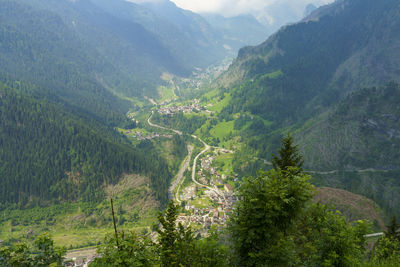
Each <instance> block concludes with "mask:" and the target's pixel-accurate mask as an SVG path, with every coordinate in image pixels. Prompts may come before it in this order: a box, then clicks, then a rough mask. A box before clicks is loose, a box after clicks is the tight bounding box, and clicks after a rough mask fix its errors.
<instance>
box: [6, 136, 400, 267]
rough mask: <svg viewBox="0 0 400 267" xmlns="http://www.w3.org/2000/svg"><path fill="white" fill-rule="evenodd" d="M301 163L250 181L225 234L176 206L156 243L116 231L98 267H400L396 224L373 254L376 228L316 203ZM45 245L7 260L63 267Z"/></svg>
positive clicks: (9, 253) (9, 254) (162, 219)
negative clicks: (185, 219)
mask: <svg viewBox="0 0 400 267" xmlns="http://www.w3.org/2000/svg"><path fill="white" fill-rule="evenodd" d="M288 147H289V149H288ZM285 151H286V152H285ZM288 151H290V152H288ZM279 152H280V153H279V154H280V156H281V158H277V159H282V157H286V156H288V158H293V156H294V155H296V156H297V158H298V159H300V160H301V156H300V155H298V151H297V148H296V147H293V146H292V145H287V144H286V145H284V146H283V148H281V150H280V151H279ZM281 162H283V161H281ZM299 162H300V161H296V162H289V161H287V163H285V164H280V165H279V166H278V165H276V166H275V169H272V170H270V171H261V172H260V173H259V175H258V176H257V177H250V178H247V179H245V180H244V182H243V183H242V185H241V187H240V189H239V192H238V201H237V203H236V205H235V209H234V211H233V213H232V214H231V217H230V222H229V225H228V227H227V228H226V229H218V230H213V231H211V232H209V233H208V237H205V238H200V237H199V238H198V237H195V235H194V232H193V231H192V229H191V228H190V226H189V227H184V226H182V225H181V224H177V222H176V221H177V216H178V213H179V206H177V205H175V204H174V203H172V202H171V203H170V204H169V205H168V207H167V209H166V211H165V213H164V214H160V215H159V217H158V220H159V225H155V226H154V229H155V232H157V234H158V235H157V240H156V241H153V240H154V239H153V240H152V238H151V237H150V235H149V234H146V233H145V234H141V235H139V234H138V233H135V232H124V231H120V232H116V233H115V234H114V235H110V236H108V237H106V239H105V241H104V243H103V244H101V245H100V246H99V247H98V254H99V256H100V257H99V258H97V259H96V260H95V261H94V262H93V263H92V265H91V266H397V264H398V262H399V260H400V238H399V233H398V231H397V229H398V224H397V222H396V220H395V219H393V220H392V222H391V224H390V225H389V226H388V231H387V233H386V234H385V236H384V237H382V238H381V239H380V240H379V241H378V242H377V245H376V247H375V248H374V249H373V251H372V252H371V253H370V256H369V257H368V256H367V253H366V250H365V247H366V239H365V235H366V233H367V232H368V231H369V228H370V225H369V223H367V222H365V221H357V222H355V223H349V222H347V221H346V219H345V217H344V216H343V215H342V214H341V213H340V212H338V211H334V210H333V209H331V208H330V207H327V206H324V205H322V204H320V203H318V204H313V203H312V202H311V199H312V196H313V194H314V188H313V186H312V185H311V184H310V183H309V179H310V176H309V175H307V174H304V173H303V172H301V169H300V168H299V167H298V166H297V165H298V163H299ZM153 233H154V232H153ZM41 240H42V241H38V243H36V246H37V247H38V249H39V251H40V252H39V253H37V255H35V256H31V254H32V253H31V252H28V250H27V249H26V246H25V245H19V246H16V247H15V248H11V249H9V248H5V249H2V250H1V254H0V255H1V257H0V261H1V260H2V261H3V262H5V263H6V265H7V264H9V265H10V266H17V265H11V264H14V262H17V263H18V264H20V265H22V266H32V265H24V264H28V263H25V262H36V263H37V262H39V263H40V264H41V263H46V264H48V263H53V262H59V260H60V258H62V255H63V251H62V250H58V249H54V247H53V244H52V241H51V240H49V238H48V237H46V238H43V239H41ZM43 244H44V245H43ZM29 264H30V263H29ZM35 266H44V265H35Z"/></svg>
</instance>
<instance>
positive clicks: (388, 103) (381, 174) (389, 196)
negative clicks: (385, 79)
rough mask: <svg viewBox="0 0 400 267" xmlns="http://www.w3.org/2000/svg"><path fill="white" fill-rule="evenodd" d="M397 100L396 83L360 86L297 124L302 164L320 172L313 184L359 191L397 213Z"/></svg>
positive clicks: (399, 119)
mask: <svg viewBox="0 0 400 267" xmlns="http://www.w3.org/2000/svg"><path fill="white" fill-rule="evenodd" d="M399 103H400V86H399V85H398V84H395V83H391V84H388V85H387V86H384V87H381V88H371V89H364V90H360V91H357V92H355V93H352V94H351V95H349V96H348V97H346V98H345V99H344V100H342V101H341V102H340V103H339V104H338V105H336V106H335V107H333V108H331V109H330V110H329V111H328V112H325V113H323V114H321V115H319V116H317V117H315V118H313V119H310V120H309V121H307V122H306V123H305V124H304V126H303V127H301V128H300V129H298V130H297V131H296V134H295V136H296V140H297V142H298V143H299V144H300V148H301V150H302V152H303V155H304V159H305V165H306V168H307V169H311V170H317V171H319V172H317V173H316V175H314V176H316V177H317V180H318V183H320V184H323V185H329V186H336V187H341V188H345V189H347V190H351V191H353V192H356V193H363V194H364V195H366V196H368V197H370V198H372V199H374V200H375V201H376V202H377V203H378V204H380V206H381V207H383V208H384V209H385V210H386V211H388V213H395V214H398V207H399V205H400V180H399V179H398V177H399V174H400V153H399V151H400V105H399ZM319 173H320V175H318V174H319Z"/></svg>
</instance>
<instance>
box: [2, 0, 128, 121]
mask: <svg viewBox="0 0 400 267" xmlns="http://www.w3.org/2000/svg"><path fill="white" fill-rule="evenodd" d="M0 7H1V8H0V40H1V41H0V44H1V45H0V68H1V74H2V75H1V76H2V79H3V78H4V77H6V76H8V77H9V79H11V80H16V81H18V80H24V81H29V82H30V83H32V84H35V85H36V86H37V87H41V88H42V89H43V90H41V91H44V90H45V91H46V92H47V93H49V94H53V95H57V96H58V97H60V98H61V99H63V100H65V101H67V102H68V103H71V104H72V105H74V106H76V107H79V109H81V110H82V111H84V112H87V113H90V114H91V115H92V116H95V117H97V118H98V119H101V120H103V121H105V122H107V123H111V124H117V123H119V121H121V120H122V119H123V116H122V115H123V114H124V113H125V112H126V111H127V110H128V108H129V106H128V103H127V102H125V101H122V100H120V99H118V98H117V97H115V96H114V95H112V94H111V93H110V92H109V91H107V90H106V89H105V88H104V87H103V86H102V85H101V84H100V83H99V82H97V81H96V79H95V77H94V76H95V74H96V73H101V72H103V71H104V72H112V73H114V74H115V72H113V68H112V66H111V65H109V64H107V63H105V62H104V60H103V59H102V57H101V56H99V54H97V53H96V52H94V51H93V50H92V49H90V47H89V46H88V45H87V44H86V43H85V42H82V41H81V39H80V38H78V37H77V36H76V34H75V33H74V32H73V31H71V30H70V29H69V28H68V27H67V26H66V25H65V23H63V21H62V20H61V18H60V17H59V16H57V15H55V14H54V13H51V12H48V11H44V10H41V9H40V8H31V7H30V6H29V5H26V4H22V3H20V1H11V0H2V1H0Z"/></svg>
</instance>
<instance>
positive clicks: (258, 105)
mask: <svg viewBox="0 0 400 267" xmlns="http://www.w3.org/2000/svg"><path fill="white" fill-rule="evenodd" d="M399 12H400V4H399V2H398V1H395V0H385V1H373V0H365V1H364V0H344V1H337V2H336V3H334V4H331V5H330V6H328V7H324V8H322V11H321V9H319V10H317V11H315V12H314V13H312V14H311V15H310V17H309V18H308V19H305V20H304V21H302V22H300V23H297V24H294V25H289V26H286V27H283V28H282V29H281V30H280V31H279V32H277V33H276V34H274V35H273V36H271V37H270V38H269V39H268V40H267V41H265V42H264V43H263V44H261V45H259V46H256V47H247V48H243V49H242V50H240V52H239V55H238V58H237V59H236V60H235V62H234V63H233V65H232V66H231V68H230V70H229V71H228V72H227V73H226V74H225V75H224V77H223V78H221V80H220V81H219V82H220V84H222V85H224V86H225V87H228V88H231V89H232V90H231V91H232V97H233V100H232V101H231V106H230V107H231V108H232V109H233V111H236V112H238V111H245V110H246V111H250V112H252V113H253V114H259V115H261V116H263V117H264V118H265V119H270V120H273V121H275V122H277V123H279V124H280V125H282V124H285V123H293V122H297V121H298V120H299V119H304V118H307V117H309V115H311V114H314V113H316V112H317V111H321V110H324V108H325V106H327V105H330V104H334V103H336V102H337V101H338V99H339V98H340V97H342V96H343V95H345V94H346V93H348V92H349V91H352V90H357V89H359V88H363V87H366V86H373V85H380V84H382V83H386V82H388V81H390V80H397V81H398V80H399V72H398V69H399V68H398V67H399V65H400V57H399V55H400V54H399V49H398V42H399V38H400V32H399V29H400V25H399V24H400V13H399Z"/></svg>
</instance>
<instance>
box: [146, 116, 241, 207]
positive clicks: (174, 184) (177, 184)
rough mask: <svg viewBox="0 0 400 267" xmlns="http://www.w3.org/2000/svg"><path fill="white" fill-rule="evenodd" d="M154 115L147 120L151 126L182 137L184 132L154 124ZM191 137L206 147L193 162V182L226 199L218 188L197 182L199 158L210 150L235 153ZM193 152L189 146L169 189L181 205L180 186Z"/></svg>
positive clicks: (170, 194) (196, 137)
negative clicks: (152, 120) (152, 119)
mask: <svg viewBox="0 0 400 267" xmlns="http://www.w3.org/2000/svg"><path fill="white" fill-rule="evenodd" d="M153 114H154V111H151V115H150V117H149V118H148V119H147V123H148V124H149V125H150V126H152V127H156V128H159V129H163V130H168V131H173V132H174V133H176V134H179V135H182V132H181V131H178V130H175V129H172V128H167V127H163V126H161V125H158V124H154V123H152V122H151V118H152V117H153ZM191 136H192V137H193V138H194V139H197V140H199V141H200V142H201V143H202V144H203V145H204V149H203V150H202V151H201V152H200V153H199V154H197V155H196V157H195V158H194V160H193V167H192V181H193V182H194V183H195V184H197V185H199V186H201V187H204V188H207V189H209V190H211V191H213V192H214V193H216V194H217V195H218V196H220V197H223V198H224V199H225V195H224V194H223V193H221V192H220V191H219V190H218V188H216V187H215V188H213V187H210V186H208V185H205V184H202V183H200V182H199V181H197V180H196V167H197V160H198V159H199V157H200V156H201V155H202V154H204V153H205V152H207V151H208V150H210V148H214V149H220V150H223V151H226V152H229V153H233V151H231V150H228V149H225V148H221V147H214V146H210V145H208V144H207V143H206V142H204V141H203V140H202V139H201V138H199V137H198V136H196V135H193V134H192V135H191ZM190 147H191V149H190ZM192 152H193V146H189V145H188V156H187V157H186V158H185V159H184V161H183V163H182V166H181V168H180V169H179V171H178V174H177V175H176V178H175V179H174V181H173V182H172V184H171V186H170V188H169V189H168V193H169V196H170V198H173V197H174V199H175V201H176V202H178V203H181V200H180V199H179V189H180V186H181V184H182V182H183V178H184V177H183V174H184V173H185V171H186V170H187V168H188V167H189V163H190V159H191V156H192ZM175 188H177V190H176V193H175V196H174V195H173V192H174V191H175Z"/></svg>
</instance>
